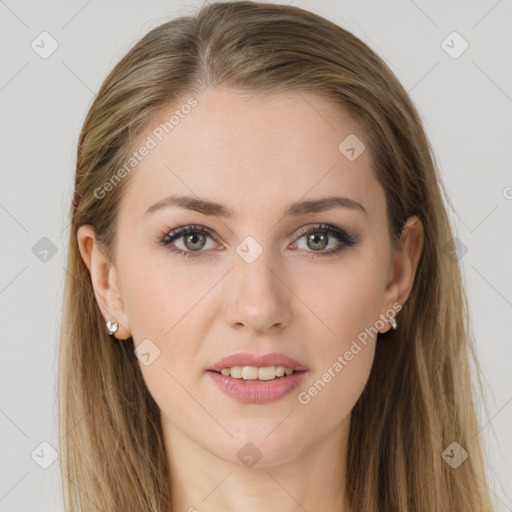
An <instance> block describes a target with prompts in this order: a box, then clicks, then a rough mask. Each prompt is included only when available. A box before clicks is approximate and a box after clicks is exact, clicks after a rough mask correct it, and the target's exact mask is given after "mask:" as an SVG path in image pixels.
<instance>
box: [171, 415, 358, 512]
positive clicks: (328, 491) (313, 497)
mask: <svg viewBox="0 0 512 512" xmlns="http://www.w3.org/2000/svg"><path fill="white" fill-rule="evenodd" d="M349 422H350V417H349V418H347V420H346V421H345V422H344V423H342V424H341V425H340V428H338V429H336V430H334V431H332V432H331V433H330V434H329V435H328V436H326V437H324V438H323V439H322V440H321V441H320V442H319V443H318V444H316V445H314V446H311V447H310V448H308V449H307V450H305V451H303V452H301V453H300V455H299V456H298V457H295V458H293V459H291V460H289V461H286V462H281V463H279V464H275V465H270V464H269V465H265V466H261V465H258V464H255V465H254V466H252V467H246V466H244V465H243V464H242V463H240V462H239V461H238V460H237V461H236V462H235V461H229V460H224V459H221V458H220V457H218V456H217V455H215V454H213V453H212V452H211V451H209V450H206V449H204V448H203V447H201V446H200V445H198V444H197V443H196V442H194V441H193V440H192V439H190V438H189V437H188V436H187V435H186V433H183V432H182V431H180V430H178V429H177V428H176V427H174V425H172V424H170V423H166V422H165V420H162V427H163V429H164V438H165V444H166V450H167V458H168V461H169V467H170V472H171V483H170V485H171V493H172V510H173V511H179V512H181V511H184V512H185V511H186V512H214V511H218V510H224V511H226V512H230V511H239V510H244V511H245V512H259V511H261V510H266V511H268V512H274V511H275V512H277V511H279V512H297V511H301V512H304V511H305V510H306V511H310V510H314V511H315V512H324V511H325V512H327V511H329V512H350V511H349V508H348V506H347V505H346V503H345V500H346V497H345V492H344V488H345V469H346V446H347V440H348V428H349ZM237 462H238V463H237Z"/></svg>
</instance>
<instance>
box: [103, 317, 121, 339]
mask: <svg viewBox="0 0 512 512" xmlns="http://www.w3.org/2000/svg"><path fill="white" fill-rule="evenodd" d="M105 329H106V331H107V334H108V335H109V336H112V335H113V334H114V333H115V332H117V330H118V329H119V324H118V323H117V322H115V323H112V322H111V321H110V320H108V321H107V322H106V323H105Z"/></svg>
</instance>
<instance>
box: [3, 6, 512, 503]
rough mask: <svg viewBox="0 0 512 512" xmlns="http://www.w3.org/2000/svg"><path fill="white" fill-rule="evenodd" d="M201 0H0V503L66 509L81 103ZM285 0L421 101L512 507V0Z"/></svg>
mask: <svg viewBox="0 0 512 512" xmlns="http://www.w3.org/2000/svg"><path fill="white" fill-rule="evenodd" d="M201 3H202V2H179V3H178V2H173V1H172V0H167V1H152V2H151V3H149V4H148V2H142V0H139V1H135V0H131V1H124V2H114V1H103V2H101V1H100V0H90V1H85V0H72V1H67V2H64V0H60V1H57V0H54V1H47V2H36V1H28V0H5V1H3V0H0V48H1V51H2V53H1V55H2V58H1V63H0V66H1V67H0V119H1V125H0V130H1V133H0V140H1V141H2V151H1V163H0V169H1V170H0V172H1V182H0V183H1V187H0V229H1V233H2V240H1V265H0V315H1V318H0V321H1V330H0V336H1V344H2V357H1V358H0V376H1V382H2V386H1V395H0V432H1V438H0V450H1V452H0V461H1V462H0V464H1V469H0V511H10V512H14V511H24V512H29V511H39V512H41V511H61V510H63V506H62V504H61V491H60V481H59V464H58V462H59V461H58V460H56V461H55V462H54V463H53V464H51V462H52V460H53V459H52V450H51V448H50V447H49V446H48V445H42V446H41V443H42V442H46V443H49V444H50V445H51V446H53V447H54V448H55V449H56V450H58V434H57V422H56V420H57V401H56V375H57V364H56V363H57V352H56V349H57V344H58V331H59V326H60V315H61V308H62V306H61V300H62V287H63V281H64V275H65V265H66V264H65V250H66V246H67V240H68V236H69V228H68V221H67V213H68V208H69V203H70V199H71V193H72V188H73V172H74V164H75V151H76V143H77V139H78V134H79V130H80V127H81V124H82V123H83V120H84V116H85V114H86V111H87V109H88V107H89V106H90V104H91V102H92V99H93V97H94V94H95V91H97V90H98V88H99V86H100V84H101V82H102V81H103V79H104V78H105V77H106V75H107V72H108V71H109V70H110V69H111V68H112V66H113V65H114V64H115V62H117V61H118V60H119V58H120V57H121V56H122V55H123V54H124V53H125V52H126V51H127V50H128V49H129V48H130V47H131V46H132V45H133V44H134V43H135V42H136V40H138V39H139V38H140V37H141V36H142V35H143V34H145V33H146V32H147V31H148V30H150V29H151V28H153V27H155V26H156V25H158V24H160V23H162V22H164V21H167V20H169V19H171V18H173V17H175V16H177V15H182V14H188V13H190V12H192V11H193V10H194V8H195V7H196V6H199V5H200V4H201ZM293 4H294V5H297V6H299V7H303V8H306V9H310V10H313V11H314V12H316V13H318V14H320V15H323V16H325V17H327V18H328V19H330V20H332V21H334V22H335V23H338V24H339V25H341V26H343V27H344V28H346V29H348V30H350V31H352V32H353V33H354V34H356V35H357V36H358V37H360V38H361V39H362V40H363V41H365V42H366V43H367V44H368V45H369V46H370V47H371V48H373V49H374V50H375V51H376V52H377V53H378V54H379V55H380V56H381V57H383V59H384V60H385V61H386V62H387V63H388V64H389V65H390V67H391V69H392V70H393V71H394V72H395V73H396V75H397V76H398V78H399V79H400V80H401V82H402V83H403V84H404V86H405V88H406V89H407V90H408V91H409V93H410V94H411V97H412V99H413V101H414V102H415V104H416V105H417V107H418V109H419V111H420V114H421V115H422V118H423V120H424V123H425V127H426V129H427V133H428V136H429V137H430V140H431V141H432V144H433V148H434V150H435V152H436V155H437V159H438V164H439V167H440V169H441V173H442V176H443V179H444V181H445V183H446V186H447V188H448V191H449V194H450V198H451V200H452V202H453V205H454V210H455V211H452V210H450V215H451V218H452V221H453V226H454V228H455V229H456V231H455V233H456V237H457V239H458V242H457V243H458V245H459V257H460V260H461V262H462V264H463V269H464V276H465V281H466V283H467V290H468V293H469V299H470V307H471V314H472V317H473V325H474V330H475V335H476V338H477V339H476V344H477V351H478V357H479V359H480V361H481V364H482V367H483V370H484V377H485V383H486V386H487V400H488V408H489V410H488V412H486V411H485V410H484V409H483V408H482V407H479V410H480V421H481V426H482V435H483V437H484V442H485V452H486V453H487V454H488V457H489V476H490V490H491V492H492V495H493V497H494V499H495V501H496V504H497V510H504V511H505V510H507V511H509V510H511V511H512V488H511V487H512V468H511V459H512V440H511V436H510V432H511V430H512V428H511V427H512V371H511V369H510V363H511V361H512V358H511V352H512V349H511V346H512V344H511V341H512V340H511V335H510V325H509V323H508V322H509V320H510V319H511V318H512V273H511V271H510V262H511V261H512V242H511V239H512V236H511V230H510V225H511V220H512V170H511V169H512V167H511V156H510V155H511V152H510V146H511V144H512V129H511V112H512V72H511V61H510V50H511V49H512V45H511V39H512V36H511V34H512V30H511V28H512V27H511V20H512V6H511V2H510V0H500V1H496V0H485V1H484V0H482V1H478V2H472V3H469V2H462V1H458V2H453V1H452V2H445V1H440V0H436V1H432V2H427V1H426V0H421V1H420V0H416V1H412V0H393V1H388V2H385V3H384V2H378V1H377V0H374V1H369V0H365V1H359V2H349V1H338V2H336V1H334V0H333V1H320V2H315V1H313V0H308V1H300V0H295V1H293ZM43 31H47V32H48V33H49V34H51V37H52V38H53V39H55V40H56V41H57V43H58V48H57V49H56V51H55V52H54V53H53V54H52V55H51V56H49V57H48V58H46V59H43V58H42V57H41V56H40V55H39V54H38V53H37V52H36V51H35V50H34V49H33V48H32V47H31V43H32V42H33V41H34V40H35V43H34V44H39V46H40V48H39V49H38V50H39V51H40V52H41V51H43V48H41V47H42V46H43V43H41V37H39V35H40V34H41V32H43ZM453 31H457V32H458V33H459V34H460V35H461V36H462V38H464V40H466V41H467V43H468V44H469V47H468V48H467V50H466V51H465V52H464V53H462V54H461V55H460V56H457V58H454V55H455V53H458V52H459V51H460V50H461V49H462V48H463V47H462V44H463V41H462V40H460V39H457V36H455V38H454V37H453V36H451V37H450V38H448V39H447V41H446V42H445V43H444V44H443V43H442V42H443V41H444V40H445V39H446V38H447V36H449V35H450V34H451V33H452V32H453ZM44 37H48V36H44ZM38 41H39V43H38ZM447 45H448V46H449V47H451V48H448V47H447ZM50 48H51V46H50V40H49V39H45V42H44V49H45V51H48V50H49V49H50ZM446 50H448V51H449V52H451V53H452V56H450V55H449V54H448V53H447V51H446ZM45 251H47V252H45ZM54 252H55V254H54ZM507 434H508V435H507ZM55 455H57V456H58V454H55ZM48 464H51V465H49V467H48V468H47V469H43V467H41V466H42V465H43V466H45V465H48Z"/></svg>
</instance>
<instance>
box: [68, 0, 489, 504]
mask: <svg viewBox="0 0 512 512" xmlns="http://www.w3.org/2000/svg"><path fill="white" fill-rule="evenodd" d="M207 87H212V88H215V87H223V88H230V89H233V90H235V91H240V92H244V93H248V94H249V95H251V94H261V95H269V94H272V93H278V92H283V91H291V92H297V93H313V94H318V95H321V96H323V97H326V98H328V99H329V100H330V101H332V102H333V103H336V104H338V105H340V106H341V107H343V108H344V109H345V112H348V113H350V114H351V115H352V116H353V117H354V118H355V119H357V121H358V122H360V123H361V126H362V127H363V132H362V134H361V137H360V138H362V139H364V141H365V144H366V145H367V147H368V150H369V151H370V155H371V164H372V170H373V172H374V173H375V176H376V178H377V180H378V181H379V183H380V184H381V185H382V187H383V189H384V191H385V196H386V208H387V222H388V228H389V234H390V239H391V240H392V247H393V249H394V248H395V247H396V244H398V243H400V235H401V232H402V228H403V227H404V225H405V222H406V220H407V218H408V217H409V216H411V215H417V216H418V217H419V218H420V220H421V222H422V223H423V226H424V236H425V238H424V247H423V252H422V255H421V258H420V260H419V263H418V267H417V271H416V277H415V281H414V284H413V287H412V290H411V293H410V296H409V298H408V300H407V301H406V303H405V304H404V305H403V308H402V310H401V314H400V319H399V324H400V325H399V328H398V329H397V330H396V331H395V330H390V331H388V332H386V333H385V334H384V335H382V334H380V335H379V342H378V343H377V345H376V352H375V359H374V364H373V367H372V370H371V374H370V376H369V379H368V382H367V385H366V387H365V388H364V390H363V392H362V395H361V396H360V398H359V400H358V401H357V403H356V404H355V406H354V408H353V410H352V413H351V424H350V433H349V442H348V453H347V459H346V463H347V470H346V475H347V476H346V482H345V486H346V487H345V489H346V493H347V499H348V500H349V503H350V506H351V508H352V510H358V511H368V512H370V511H371V512H379V511H382V512H383V511H386V512H389V511H391V510H400V511H401V512H412V511H418V510H429V511H432V512H434V511H446V510H450V511H461V510H471V511H473V512H482V511H486V512H487V511H491V510H493V507H492V505H491V500H490V496H489V492H488V489H487V484H486V482H487V480H486V475H485V468H484V462H483V457H482V453H481V439H480V438H479V431H478V421H477V417H476V402H475V401H474V395H475V390H474V389H473V388H472V381H471V370H472V367H471V363H473V364H474V369H475V375H476V376H477V377H478V383H479V384H480V390H481V386H482V385H481V380H480V373H481V369H480V367H479V364H478V360H477V357H476V355H475V348H474V346H473V345H474V341H473V337H472V334H471V325H470V319H469V314H468V304H467V297H466V294H465V291H464V288H463V280H462V275H461V269H460V267H459V261H458V259H457V257H456V250H455V244H454V242H453V234H452V229H451V226H450V223H449V218H448V215H447V211H446V208H445V203H444V202H443V198H444V199H445V200H446V202H447V203H448V204H449V199H448V196H447V194H446V191H445V189H444V188H443V185H442V183H441V180H440V177H439V171H438V169H437V164H436V163H435V157H434V156H433V151H432V149H431V146H430V144H429V142H428V140H427V137H426V135H425V132H424V129H423V127H422V122H421V120H420V116H419V114H418V112H417V110H416V109H415V107H414V106H413V104H412V102H411V100H410V98H409V97H408V95H407V93H406V91H405V90H404V88H403V87H402V85H401V84H400V83H399V81H398V79H397V78H396V77H395V75H394V74H393V72H392V71H391V70H390V68H389V67H388V66H387V65H386V64H385V62H384V61H383V60H382V59H381V58H380V57H379V56H377V55H376V53H374V51H373V50H372V49H370V48H369V47H368V46H367V45H366V44H365V43H363V42H362V41H361V40H360V39H358V38H357V37H356V36H354V35H353V34H351V33H350V32H348V31H347V30H345V29H343V28H341V27H340V26H338V25H336V24H334V23H332V22H330V21H328V20H326V19H324V18H322V17H320V16H318V15H316V14H314V13H311V12H308V11H306V10H303V9H300V8H297V7H294V6H288V5H277V4H266V3H257V2H251V1H234V2H221V3H213V4H206V5H205V6H204V7H202V8H201V9H200V10H199V11H198V12H197V13H196V15H195V16H183V17H180V18H177V19H174V20H171V21H169V22H166V23H164V24H161V25H160V26H158V27H156V28H154V29H153V30H151V31H150V32H149V33H147V35H145V36H144V37H143V38H142V39H141V40H140V41H139V42H138V43H137V44H136V45H135V46H134V47H133V48H132V49H130V50H129V51H128V53H127V54H126V55H125V56H124V57H123V58H122V59H121V60H120V61H119V62H118V64H117V65H116V66H115V67H114V69H113V70H112V71H111V72H110V74H109V75H108V77H107V78H106V79H105V81H104V83H103V84H102V86H101V88H100V90H99V92H98V94H97V96H96V98H95V99H94V101H93V103H92V106H91V107H90V109H89V111H88V114H87V116H86V119H85V122H84V125H83V128H82V131H81V133H80V137H79V141H78V150H77V163H76V175H75V188H74V196H73V200H72V205H71V211H70V221H71V228H70V237H69V247H68V262H67V275H66V283H65V291H64V308H63V318H62V326H61V341H60V352H59V383H58V385H59V399H60V401H59V415H60V424H59V429H60V443H61V444H60V452H61V459H62V460H61V467H62V483H63V487H64V497H65V502H66V510H68V511H72V512H75V511H78V510H81V511H92V510H96V509H98V508H99V509H101V510H103V511H108V512H112V511H126V510H147V511H149V510H151V511H155V512H160V511H161V512H163V511H168V510H171V489H170V470H169V467H168V462H167V460H166V456H165V449H164V441H163V434H162V430H161V425H160V411H159V408H158V406H157V404H156V403H155V401H154V400H153V398H152V396H151V395H150V393H149V391H148V389H147V387H146V385H145V382H144V380H143V377H142V374H141V371H140V368H139V365H138V362H137V359H136V357H134V354H133V348H134V347H133V339H131V338H129V339H128V340H127V341H126V342H122V343H113V342H112V341H111V339H110V338H109V336H108V334H107V333H106V332H105V328H104V321H105V320H104V319H103V317H102V314H101V311H100V309H99V307H98V305H97V303H96V301H95V296H94V292H93V287H92V283H91V277H90V274H89V272H88V269H87V267H86V266H85V264H84V262H83V260H82V259H81V257H80V252H79V248H78V243H77V236H76V235H77V230H78V228H79V227H80V226H81V225H84V224H88V225H91V226H92V227H93V228H94V230H95V233H96V237H97V241H98V243H99V244H100V245H101V247H102V249H103V250H104V252H105V254H106V255H107V257H108V258H109V259H111V261H114V259H115V247H116V226H117V214H118V210H119V206H120V201H121V199H122V197H123V193H124V191H126V187H127V186H128V184H129V183H130V176H127V177H126V178H125V179H123V180H121V181H120V182H119V184H117V186H115V187H113V189H112V191H110V192H109V194H108V197H107V198H104V199H101V200H100V199H98V198H97V195H96V194H95V190H97V189H98V187H101V186H103V185H104V184H105V183H106V182H107V181H108V180H109V179H110V178H111V177H112V176H113V175H114V174H115V172H116V169H119V168H120V167H121V166H122V164H123V162H126V161H127V159H128V158H129V156H130V151H133V148H134V143H135V141H137V140H138V139H139V138H140V137H141V136H142V135H143V134H146V135H147V130H148V128H149V127H150V126H151V125H152V123H154V122H155V120H157V119H158V118H159V117H161V115H162V113H163V112H164V113H165V112H166V109H168V108H170V106H172V105H176V104H178V102H179V101H181V100H182V99H183V98H186V97H190V95H193V94H197V93H198V92H200V91H202V90H204V89H205V88H207ZM132 174H133V173H132ZM454 441H456V442H457V443H459V444H460V445H461V446H462V447H463V448H464V449H465V450H466V451H467V452H468V454H469V457H468V458H467V460H466V461H465V462H464V463H463V464H462V465H461V466H460V467H458V468H456V469H454V468H452V467H451V466H450V465H449V464H447V463H446V462H445V461H444V460H443V458H442V453H443V451H444V450H445V449H446V448H447V447H448V446H449V445H450V444H451V443H452V442H454ZM340 485H343V482H340Z"/></svg>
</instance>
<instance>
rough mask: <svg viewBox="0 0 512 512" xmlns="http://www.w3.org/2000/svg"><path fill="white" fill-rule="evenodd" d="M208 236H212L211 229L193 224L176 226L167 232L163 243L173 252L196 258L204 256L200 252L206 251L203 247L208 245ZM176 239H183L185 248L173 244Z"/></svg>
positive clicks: (162, 240)
mask: <svg viewBox="0 0 512 512" xmlns="http://www.w3.org/2000/svg"><path fill="white" fill-rule="evenodd" d="M207 237H210V238H212V233H211V232H210V230H209V229H207V228H205V227H203V226H196V225H195V224H193V225H191V226H184V227H181V228H176V229H174V230H172V231H170V232H169V233H166V234H165V235H164V236H163V238H162V239H161V243H162V244H163V245H165V246H166V247H167V248H168V249H169V250H170V251H171V252H175V253H177V254H180V255H182V256H185V257H187V258H195V257H197V256H202V254H200V253H201V252H204V251H202V249H203V248H204V247H205V246H206V238H207ZM182 239H183V240H182ZM175 240H178V241H181V242H182V243H183V245H184V249H180V248H176V247H175V246H174V245H172V244H173V242H174V241H175ZM207 248H208V247H207ZM209 248H212V247H209ZM194 253H199V254H194Z"/></svg>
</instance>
